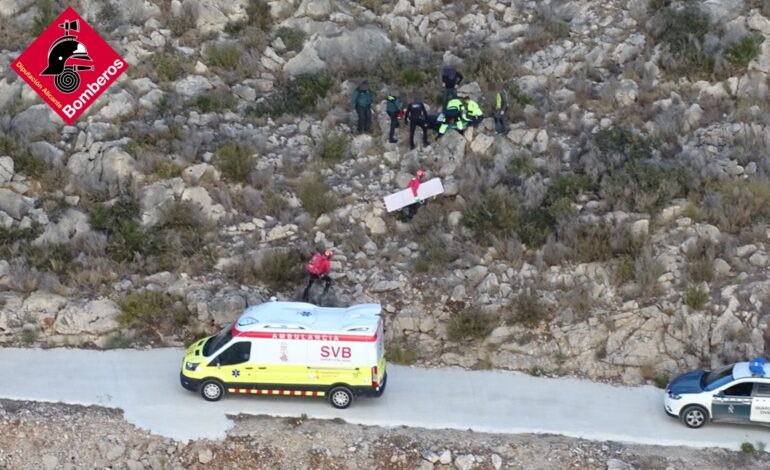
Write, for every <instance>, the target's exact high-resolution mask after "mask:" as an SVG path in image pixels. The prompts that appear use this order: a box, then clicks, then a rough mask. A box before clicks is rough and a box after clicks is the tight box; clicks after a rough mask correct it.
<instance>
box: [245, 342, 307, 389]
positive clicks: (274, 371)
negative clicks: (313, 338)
mask: <svg viewBox="0 0 770 470" xmlns="http://www.w3.org/2000/svg"><path fill="white" fill-rule="evenodd" d="M306 356H307V341H304V340H301V339H289V338H286V337H284V338H278V339H268V340H265V341H260V342H259V350H258V352H257V357H259V363H258V365H257V369H256V373H257V375H256V379H257V382H259V383H260V384H266V385H268V384H273V385H296V384H304V383H307V362H306V360H307V357H306Z"/></svg>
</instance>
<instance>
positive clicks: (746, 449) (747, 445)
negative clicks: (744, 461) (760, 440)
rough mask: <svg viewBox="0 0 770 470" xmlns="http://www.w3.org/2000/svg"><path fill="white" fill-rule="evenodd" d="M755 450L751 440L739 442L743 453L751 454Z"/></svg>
mask: <svg viewBox="0 0 770 470" xmlns="http://www.w3.org/2000/svg"><path fill="white" fill-rule="evenodd" d="M756 451H757V448H756V447H754V444H752V443H751V442H744V443H742V444H741V452H743V453H744V454H753V453H754V452H756Z"/></svg>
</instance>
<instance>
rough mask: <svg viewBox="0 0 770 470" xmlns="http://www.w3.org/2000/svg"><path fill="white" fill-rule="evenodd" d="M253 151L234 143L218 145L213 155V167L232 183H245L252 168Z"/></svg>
mask: <svg viewBox="0 0 770 470" xmlns="http://www.w3.org/2000/svg"><path fill="white" fill-rule="evenodd" d="M253 153H254V149H252V148H250V147H246V146H242V145H240V144H239V143H237V142H235V141H232V140H231V141H228V142H225V143H223V144H222V145H220V146H219V147H218V148H217V150H216V152H215V153H214V165H215V166H216V167H217V168H218V169H219V171H221V172H222V175H224V177H225V178H227V179H228V180H230V181H233V182H245V181H246V179H247V178H248V176H249V173H251V170H252V169H253V168H254V157H253V156H252V155H253Z"/></svg>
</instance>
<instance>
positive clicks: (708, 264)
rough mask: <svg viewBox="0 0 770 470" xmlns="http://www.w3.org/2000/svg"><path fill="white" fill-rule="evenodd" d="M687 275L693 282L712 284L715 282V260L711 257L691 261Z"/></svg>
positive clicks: (688, 264)
mask: <svg viewBox="0 0 770 470" xmlns="http://www.w3.org/2000/svg"><path fill="white" fill-rule="evenodd" d="M687 274H688V278H689V280H690V281H691V282H695V283H701V282H711V281H713V280H714V260H713V259H711V258H709V257H704V258H700V259H694V260H690V261H689V262H688V263H687Z"/></svg>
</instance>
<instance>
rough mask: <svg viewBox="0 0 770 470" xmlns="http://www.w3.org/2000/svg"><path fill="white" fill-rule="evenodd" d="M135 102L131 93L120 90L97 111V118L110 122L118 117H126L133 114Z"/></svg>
mask: <svg viewBox="0 0 770 470" xmlns="http://www.w3.org/2000/svg"><path fill="white" fill-rule="evenodd" d="M135 107H136V102H135V100H134V97H133V96H131V93H129V92H127V91H126V90H120V91H119V92H118V93H113V94H111V95H110V96H109V100H107V104H106V105H105V106H104V107H103V108H102V109H100V110H99V113H98V114H97V116H98V117H100V118H102V119H107V120H112V119H115V118H117V117H120V116H126V115H128V114H131V113H133V112H134V108H135Z"/></svg>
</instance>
